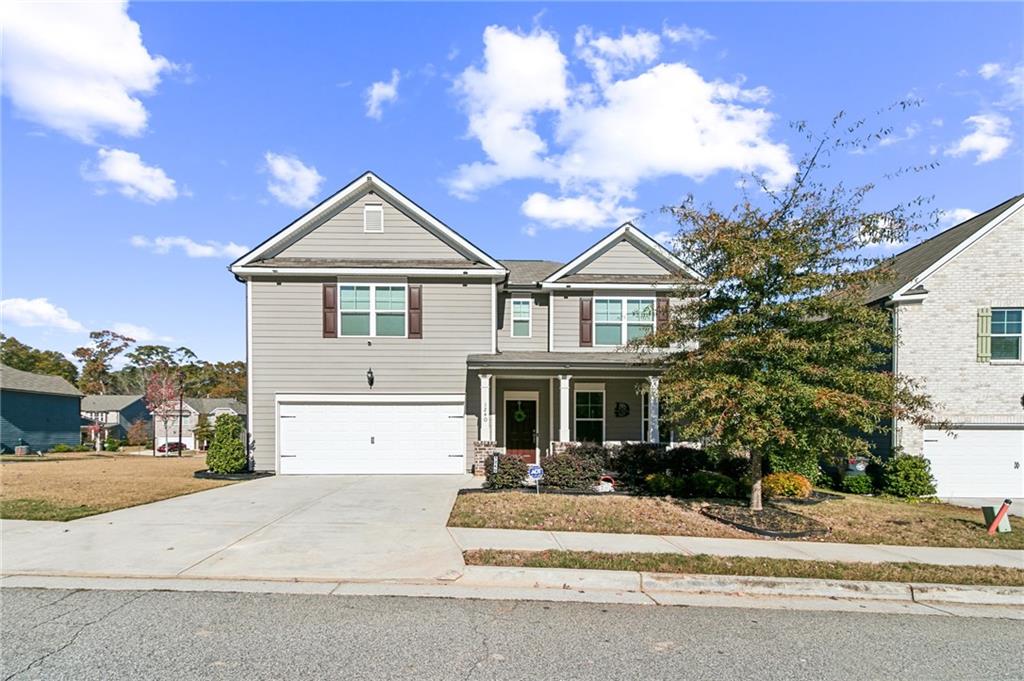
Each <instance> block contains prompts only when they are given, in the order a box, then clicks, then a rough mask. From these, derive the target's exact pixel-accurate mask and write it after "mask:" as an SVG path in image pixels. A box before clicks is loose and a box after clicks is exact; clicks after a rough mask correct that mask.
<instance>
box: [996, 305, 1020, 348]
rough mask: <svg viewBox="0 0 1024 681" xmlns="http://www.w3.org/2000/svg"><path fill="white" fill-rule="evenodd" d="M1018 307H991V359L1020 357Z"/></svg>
mask: <svg viewBox="0 0 1024 681" xmlns="http://www.w3.org/2000/svg"><path fill="white" fill-rule="evenodd" d="M1022 312H1024V310H1021V309H1020V308H1017V309H1013V308H993V309H992V359H994V360H999V359H1010V360H1014V359H1017V360H1019V359H1020V358H1021V354H1020V345H1021V313H1022Z"/></svg>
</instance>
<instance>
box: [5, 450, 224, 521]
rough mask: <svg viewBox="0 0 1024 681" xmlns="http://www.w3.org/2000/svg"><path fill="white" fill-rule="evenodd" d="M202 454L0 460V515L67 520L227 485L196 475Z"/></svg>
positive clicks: (26, 518) (201, 466) (65, 456)
mask: <svg viewBox="0 0 1024 681" xmlns="http://www.w3.org/2000/svg"><path fill="white" fill-rule="evenodd" d="M203 468H206V461H205V459H204V457H202V456H196V457H189V456H183V457H181V458H179V457H176V456H175V457H147V456H118V455H114V456H110V455H106V456H100V457H97V456H95V455H88V454H83V455H78V456H75V455H67V454H65V455H61V459H60V460H44V461H33V462H30V463H22V462H18V463H5V464H2V465H0V517H3V518H15V519H22V520H71V519H74V518H80V517H83V516H86V515H93V514H95V513H105V512H107V511H113V510H116V509H119V508H126V507H128V506H137V505H139V504H146V503H149V502H151V501H159V500H161V499H169V498H171V497H176V496H180V495H182V494H189V493H191V492H198V491H201V490H205V489H211V488H213V487H221V486H223V485H226V484H231V483H229V482H227V481H221V480H199V479H197V478H194V477H192V474H193V473H194V472H195V471H197V470H200V469H203Z"/></svg>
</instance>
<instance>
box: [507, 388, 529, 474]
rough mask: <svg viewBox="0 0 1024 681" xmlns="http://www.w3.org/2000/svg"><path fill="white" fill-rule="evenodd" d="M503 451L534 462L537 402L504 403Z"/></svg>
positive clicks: (512, 401)
mask: <svg viewBox="0 0 1024 681" xmlns="http://www.w3.org/2000/svg"><path fill="white" fill-rule="evenodd" d="M505 451H506V452H507V453H509V454H513V455H515V456H518V457H521V458H522V459H523V460H527V461H535V460H536V456H537V401H536V400H521V399H514V400H506V401H505Z"/></svg>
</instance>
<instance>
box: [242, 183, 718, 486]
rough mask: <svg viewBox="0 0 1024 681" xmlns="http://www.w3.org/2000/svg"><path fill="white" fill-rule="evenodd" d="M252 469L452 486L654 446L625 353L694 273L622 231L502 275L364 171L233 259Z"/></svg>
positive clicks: (649, 401)
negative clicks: (504, 471)
mask: <svg viewBox="0 0 1024 681" xmlns="http://www.w3.org/2000/svg"><path fill="white" fill-rule="evenodd" d="M231 272H232V273H233V274H234V275H235V277H236V278H237V279H238V280H239V281H241V282H243V283H244V284H245V285H246V331H247V334H246V340H247V342H246V349H247V360H248V368H249V376H248V379H249V398H248V405H249V411H250V414H249V416H250V419H249V423H250V426H251V433H252V442H253V445H254V446H253V450H252V457H253V466H254V468H255V469H258V470H274V471H277V472H278V473H284V474H287V473H305V474H310V473H312V474H317V473H462V472H464V471H467V470H470V469H472V468H474V467H476V468H477V469H479V467H480V464H481V462H482V460H483V456H484V454H485V453H487V452H490V451H494V450H507V451H509V452H514V453H516V454H518V455H520V456H522V457H524V458H526V459H528V460H529V461H535V460H537V459H538V458H539V457H540V456H542V455H543V454H545V453H547V452H549V451H552V450H557V449H558V448H560V447H562V446H564V443H567V442H570V441H577V440H593V441H604V442H622V441H627V440H628V441H640V440H647V439H650V440H658V439H659V438H660V437H662V433H661V429H660V428H659V417H658V399H657V392H658V381H659V375H660V373H661V368H660V367H659V365H658V363H657V361H656V358H654V357H651V356H640V355H637V354H634V353H630V352H625V351H624V347H625V345H626V343H627V341H628V340H629V339H632V338H636V337H638V336H642V335H644V334H646V333H649V332H651V331H653V330H654V329H655V328H656V327H657V325H658V324H660V323H663V322H665V321H666V320H667V319H668V316H669V306H670V305H671V304H672V303H671V300H673V298H672V297H671V296H672V295H673V294H674V292H676V291H677V290H678V287H679V286H680V284H695V283H697V282H698V281H699V277H698V275H697V274H696V273H695V272H693V271H692V270H691V269H690V268H689V267H687V265H686V264H685V263H683V262H682V261H680V260H679V259H678V258H677V257H676V256H674V255H673V254H672V253H671V252H669V251H668V250H666V249H665V248H664V247H663V246H661V245H660V244H659V243H657V242H656V241H655V240H653V239H651V238H650V237H649V236H647V235H646V234H644V233H643V232H642V231H640V230H639V229H637V228H636V227H635V226H634V225H632V224H629V223H627V224H625V225H622V226H621V227H619V228H618V229H616V230H614V231H613V232H612V233H610V234H608V235H607V236H605V237H604V238H603V239H601V240H600V241H599V242H598V243H596V244H594V245H593V246H592V247H591V248H588V249H587V250H586V251H585V252H584V253H582V254H580V256H578V257H577V258H575V259H573V260H572V261H571V262H569V263H560V262H553V261H550V260H542V259H537V260H501V261H499V260H496V259H495V258H493V257H491V256H490V255H488V254H487V253H485V252H484V251H483V250H481V249H480V248H479V247H477V246H476V245H474V244H472V243H470V242H469V241H467V240H466V239H465V238H464V237H462V236H461V235H459V234H458V233H456V232H455V231H454V230H452V229H451V228H450V227H448V226H447V225H445V224H443V223H442V222H440V221H439V220H438V219H437V218H435V217H434V216H432V215H430V214H429V213H428V212H426V211H425V210H424V209H422V208H421V207H419V206H418V205H416V204H415V203H414V202H412V201H411V200H410V199H408V198H406V197H405V196H403V195H402V194H401V193H400V192H398V191H397V190H396V189H394V188H393V187H391V186H390V185H388V184H387V183H386V182H384V181H383V180H381V179H380V178H379V177H377V176H376V175H374V174H373V173H364V174H363V175H361V176H360V177H359V178H357V179H356V180H355V181H353V182H352V183H350V184H349V185H347V186H346V187H344V188H343V189H341V190H340V191H339V192H337V193H336V194H334V195H333V196H331V197H330V198H328V199H327V200H326V201H324V202H323V203H321V204H319V205H318V206H316V207H314V208H313V209H312V210H310V211H309V212H308V213H306V214H305V215H303V216H302V217H300V218H299V219H297V220H296V221H295V222H293V223H292V224H291V225H289V226H288V227H286V228H285V229H283V230H281V231H280V232H278V233H277V234H275V235H273V236H271V237H270V238H269V239H267V240H266V241H265V242H263V243H262V244H260V245H259V246H257V247H256V248H255V249H253V250H252V251H250V252H249V253H247V254H246V255H244V256H242V257H241V258H239V259H238V260H237V261H236V262H235V263H233V264H232V266H231Z"/></svg>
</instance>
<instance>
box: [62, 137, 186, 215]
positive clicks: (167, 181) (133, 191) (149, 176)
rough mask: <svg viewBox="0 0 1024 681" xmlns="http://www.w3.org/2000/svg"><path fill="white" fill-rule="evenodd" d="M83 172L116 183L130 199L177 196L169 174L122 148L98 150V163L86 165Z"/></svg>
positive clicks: (165, 198)
mask: <svg viewBox="0 0 1024 681" xmlns="http://www.w3.org/2000/svg"><path fill="white" fill-rule="evenodd" d="M82 175H83V176H84V177H85V179H87V180H89V181H92V182H100V183H110V184H113V185H114V186H115V187H116V188H117V191H118V192H120V193H121V194H123V195H124V196H127V197H128V198H132V199H138V200H140V201H146V202H148V203H156V202H157V201H169V200H171V199H175V198H177V197H178V193H179V192H178V188H177V186H176V183H175V181H174V180H172V179H171V178H169V177H167V173H165V172H164V171H163V169H162V168H159V167H157V166H148V165H146V164H145V163H144V162H143V161H142V157H141V156H139V155H138V154H136V153H133V152H131V151H124V150H123V149H97V150H96V163H95V165H93V166H91V167H90V166H86V167H85V169H84V171H83V173H82Z"/></svg>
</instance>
